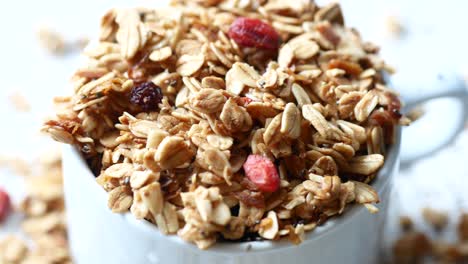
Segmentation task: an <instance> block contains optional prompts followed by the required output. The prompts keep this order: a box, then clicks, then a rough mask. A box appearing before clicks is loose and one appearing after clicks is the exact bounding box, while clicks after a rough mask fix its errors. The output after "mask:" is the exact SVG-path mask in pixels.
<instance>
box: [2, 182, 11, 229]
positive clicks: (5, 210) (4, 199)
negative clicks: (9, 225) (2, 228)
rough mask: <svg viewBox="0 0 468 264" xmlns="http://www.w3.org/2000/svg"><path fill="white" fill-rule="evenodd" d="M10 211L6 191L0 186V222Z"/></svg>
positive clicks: (8, 197) (9, 202)
mask: <svg viewBox="0 0 468 264" xmlns="http://www.w3.org/2000/svg"><path fill="white" fill-rule="evenodd" d="M10 211H11V201H10V196H9V195H8V193H7V192H6V191H5V190H3V189H2V188H0V222H3V220H5V219H6V218H7V217H8V215H9V214H10Z"/></svg>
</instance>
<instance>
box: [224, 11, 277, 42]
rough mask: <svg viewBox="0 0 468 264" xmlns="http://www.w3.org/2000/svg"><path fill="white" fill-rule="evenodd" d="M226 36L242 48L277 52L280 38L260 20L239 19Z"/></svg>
mask: <svg viewBox="0 0 468 264" xmlns="http://www.w3.org/2000/svg"><path fill="white" fill-rule="evenodd" d="M228 35H229V37H230V38H232V39H233V40H234V41H235V42H236V43H237V44H239V45H240V46H244V47H252V48H260V49H268V50H277V49H278V48H279V46H280V42H281V38H280V36H279V34H278V33H277V32H276V31H275V29H274V28H273V27H272V26H271V25H269V24H267V23H265V22H263V21H261V20H260V19H255V18H247V17H239V18H237V19H236V20H235V21H234V22H233V23H232V25H231V27H230V28H229V32H228Z"/></svg>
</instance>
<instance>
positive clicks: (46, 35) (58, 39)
mask: <svg viewBox="0 0 468 264" xmlns="http://www.w3.org/2000/svg"><path fill="white" fill-rule="evenodd" d="M37 39H38V41H39V45H40V46H41V47H42V48H43V49H44V50H46V51H47V52H48V53H49V54H52V55H55V56H63V55H65V54H68V53H72V52H79V51H82V50H83V49H84V48H85V47H86V46H87V45H88V43H89V38H88V37H86V36H80V37H78V38H76V39H74V40H67V39H65V37H64V36H63V35H62V34H60V33H59V32H57V31H56V30H54V29H53V28H51V27H48V26H42V27H40V28H39V30H38V31H37Z"/></svg>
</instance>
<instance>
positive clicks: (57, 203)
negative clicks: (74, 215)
mask: <svg viewBox="0 0 468 264" xmlns="http://www.w3.org/2000/svg"><path fill="white" fill-rule="evenodd" d="M22 165H25V166H26V167H27V168H30V167H33V164H29V163H28V164H22ZM34 165H39V170H38V171H37V172H36V173H37V174H36V173H31V174H29V173H28V174H23V176H24V181H25V184H26V197H25V198H24V200H23V201H22V202H21V204H20V205H19V206H18V208H15V210H16V211H17V212H18V213H21V214H22V215H24V219H22V223H21V233H22V234H23V235H26V237H23V236H21V237H20V236H19V235H17V234H10V235H7V236H6V237H3V238H2V239H1V240H0V263H5V264H17V263H22V264H37V263H57V264H68V263H72V261H71V256H70V252H69V249H68V239H67V230H66V223H65V211H64V210H65V209H64V200H63V188H62V166H61V165H62V163H61V158H60V152H58V151H56V152H50V151H49V152H48V153H47V154H46V155H43V156H42V159H41V160H39V162H35V164H34ZM23 238H26V239H23Z"/></svg>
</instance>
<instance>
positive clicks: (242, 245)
mask: <svg viewBox="0 0 468 264" xmlns="http://www.w3.org/2000/svg"><path fill="white" fill-rule="evenodd" d="M401 133H402V128H401V127H396V129H395V142H394V144H393V145H391V146H390V147H389V149H388V151H387V155H386V156H385V163H384V165H383V167H382V168H381V169H380V170H379V172H378V173H377V177H375V179H374V180H373V181H372V186H373V187H374V188H375V190H376V191H377V193H378V194H379V196H380V195H381V194H382V192H383V190H384V189H385V187H386V186H387V184H389V180H390V178H391V175H392V173H393V170H394V169H396V166H397V164H398V161H399V153H400V147H401ZM65 147H66V148H64V151H70V152H72V153H73V156H74V157H76V158H77V159H78V161H79V162H80V163H81V165H82V167H83V166H84V167H85V168H86V172H87V174H88V175H89V176H90V177H89V179H92V181H93V182H94V184H97V183H96V182H95V176H94V174H93V172H92V171H91V169H90V168H89V166H88V164H87V163H86V161H85V160H84V158H83V157H82V155H81V154H80V153H79V151H78V150H77V149H76V148H74V147H73V146H70V145H65ZM84 177H86V176H84ZM99 187H100V186H99ZM99 190H100V193H101V195H102V196H103V197H107V192H106V191H105V190H104V189H102V188H99ZM65 195H66V194H65ZM363 210H366V211H367V209H366V208H364V206H362V205H359V204H352V205H350V206H349V207H348V208H346V209H345V210H344V212H343V213H342V214H339V215H336V216H333V217H331V218H330V219H328V220H327V221H326V222H325V223H324V224H323V225H320V226H317V227H316V228H315V229H314V230H311V231H309V232H306V234H305V239H304V241H303V242H302V243H301V244H300V245H294V244H292V243H291V242H290V241H287V240H286V239H284V238H282V239H280V240H277V241H271V240H262V241H246V242H229V241H223V242H218V243H216V244H214V245H213V246H211V247H210V248H209V249H208V250H200V249H199V248H198V247H196V246H195V245H194V244H192V243H189V242H186V241H185V240H183V239H182V238H180V237H179V236H177V235H164V234H162V233H161V232H160V231H159V229H158V228H157V226H156V225H154V224H151V223H150V222H148V221H147V220H145V219H136V218H135V217H134V216H133V214H132V213H131V212H126V213H123V214H114V216H115V217H122V218H124V219H125V221H126V222H128V223H129V224H130V225H131V226H132V227H133V228H135V229H139V231H140V232H141V233H144V234H142V235H147V236H151V237H154V239H165V240H167V241H170V242H172V243H175V244H177V245H179V246H183V247H185V248H188V249H190V250H192V251H196V252H198V253H200V254H202V253H209V254H216V255H227V254H229V255H231V256H232V255H233V254H234V255H236V254H237V255H238V254H249V253H259V252H266V251H270V250H279V249H287V248H292V247H298V246H304V245H307V244H308V243H311V242H314V241H316V240H318V239H320V238H321V237H322V236H325V235H326V234H327V233H330V232H332V231H333V230H335V229H336V228H338V227H339V226H340V225H342V224H343V223H345V222H348V221H350V220H351V219H352V218H354V217H356V216H357V215H358V214H359V213H362V211H363ZM365 213H369V212H365ZM380 213H383V212H380ZM376 221H377V219H376Z"/></svg>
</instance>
